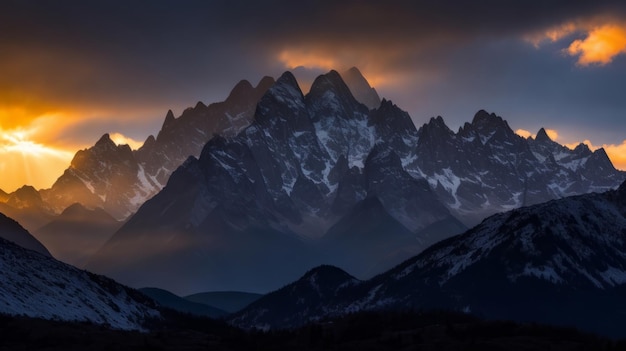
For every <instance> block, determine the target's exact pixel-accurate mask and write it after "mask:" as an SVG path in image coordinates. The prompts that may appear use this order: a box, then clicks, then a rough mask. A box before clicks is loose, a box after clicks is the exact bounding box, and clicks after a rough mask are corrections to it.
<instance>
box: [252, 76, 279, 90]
mask: <svg viewBox="0 0 626 351" xmlns="http://www.w3.org/2000/svg"><path fill="white" fill-rule="evenodd" d="M274 83H276V79H274V77H270V76H263V78H261V80H260V81H259V84H257V85H256V88H257V89H263V90H267V89H269V88H271V87H272V85H274Z"/></svg>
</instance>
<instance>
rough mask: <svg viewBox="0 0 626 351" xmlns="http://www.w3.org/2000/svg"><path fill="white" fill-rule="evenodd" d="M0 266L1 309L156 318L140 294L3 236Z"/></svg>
mask: <svg viewBox="0 0 626 351" xmlns="http://www.w3.org/2000/svg"><path fill="white" fill-rule="evenodd" d="M6 224H7V221H6V219H4V218H0V226H5V225H6ZM9 225H10V224H9ZM0 266H1V267H2V269H1V270H0V280H1V281H2V284H0V313H4V314H10V315H25V316H29V317H37V318H45V319H55V320H67V321H87V322H92V323H96V324H104V325H107V326H110V327H112V328H115V329H135V330H142V329H145V328H144V323H145V322H146V321H148V320H150V319H153V318H160V316H159V312H158V311H157V310H156V309H155V306H154V303H153V302H152V301H151V300H149V299H148V298H146V297H145V296H144V295H143V294H141V293H139V292H137V291H135V290H132V289H130V288H127V287H125V286H122V285H120V284H118V283H116V282H114V281H113V280H111V279H108V278H106V277H103V276H98V275H95V274H92V273H89V272H86V271H82V270H79V269H77V268H74V267H72V266H69V265H67V264H64V263H61V262H59V261H56V260H55V259H53V258H51V257H49V256H45V255H42V254H40V253H38V252H35V251H31V250H27V249H25V248H23V247H21V246H18V245H15V244H13V243H11V242H9V241H7V240H4V239H1V238H0Z"/></svg>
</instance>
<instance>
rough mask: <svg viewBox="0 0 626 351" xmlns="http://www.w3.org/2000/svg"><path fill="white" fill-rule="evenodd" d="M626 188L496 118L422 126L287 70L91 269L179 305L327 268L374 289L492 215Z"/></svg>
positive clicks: (595, 160)
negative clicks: (377, 278) (163, 292)
mask: <svg viewBox="0 0 626 351" xmlns="http://www.w3.org/2000/svg"><path fill="white" fill-rule="evenodd" d="M624 179H626V175H625V173H624V172H621V171H617V170H616V169H615V168H614V167H613V166H612V164H611V162H610V160H609V159H608V157H607V155H606V153H605V152H604V151H603V150H601V149H600V150H597V151H595V152H592V151H591V150H589V149H588V148H587V147H586V146H584V145H582V144H581V145H579V146H578V147H577V148H576V149H574V150H570V149H568V148H566V147H563V146H561V145H559V144H558V143H556V142H554V141H552V140H550V139H549V138H548V137H547V135H546V133H545V131H544V130H540V131H539V133H538V135H537V137H536V138H534V139H533V138H528V139H525V138H522V137H520V136H519V135H517V134H515V133H514V132H513V131H512V130H511V128H510V127H509V126H508V124H507V123H506V121H504V120H503V119H502V118H501V117H499V116H496V115H495V114H489V113H487V112H485V111H479V112H478V113H476V115H475V116H474V118H473V120H472V122H471V123H466V124H465V125H464V126H462V127H461V128H460V129H459V131H458V132H457V133H454V132H452V131H451V130H450V129H449V128H448V127H447V126H446V125H445V123H444V121H443V119H442V118H441V117H437V118H433V119H431V120H430V122H429V123H427V124H425V125H423V126H422V127H421V128H420V129H417V128H416V127H415V125H414V124H413V122H412V120H411V118H410V117H409V115H408V114H407V113H406V112H404V111H402V110H401V109H400V108H398V107H397V106H396V105H394V104H393V103H392V102H391V101H388V100H386V99H383V100H382V101H381V103H380V105H379V107H378V108H375V109H371V110H370V109H369V108H368V107H367V106H365V105H363V104H361V103H360V102H359V101H358V100H357V99H355V97H354V96H353V94H352V92H351V89H350V88H349V87H348V86H347V85H346V84H345V82H344V81H343V79H342V77H341V75H340V74H338V73H337V72H335V71H331V72H330V73H328V74H325V75H322V76H319V77H318V78H317V79H316V80H315V81H314V82H313V84H312V86H311V89H310V91H309V93H308V94H306V95H304V94H303V93H302V91H301V90H300V88H299V86H298V83H297V82H296V79H295V78H294V76H293V75H292V74H291V73H289V72H286V73H285V74H283V75H282V76H281V77H280V78H279V79H278V80H277V81H276V83H275V84H273V85H272V87H271V88H269V90H268V91H267V92H266V93H265V94H264V95H263V97H262V98H261V100H260V101H259V103H258V105H257V108H256V112H255V114H254V118H253V121H252V123H251V124H250V125H249V126H248V127H246V128H245V129H243V130H242V131H241V132H240V133H239V134H237V135H236V136H232V137H223V136H215V137H214V138H212V139H211V140H210V141H209V142H208V143H207V144H206V145H205V147H204V149H203V150H202V152H201V154H200V156H199V157H198V158H196V157H190V158H188V159H187V161H186V162H185V163H184V164H183V165H182V166H181V167H179V168H178V169H177V170H176V171H175V172H174V173H173V174H172V176H171V177H170V179H169V181H168V183H167V185H166V187H165V188H164V189H163V190H162V191H161V192H159V193H158V194H157V195H155V196H154V197H153V198H152V199H150V200H148V201H146V202H145V203H144V205H142V206H141V207H140V208H139V210H138V211H137V213H136V214H135V215H133V216H132V217H131V218H130V219H129V220H128V221H127V222H126V223H125V224H124V225H123V226H122V227H121V228H120V230H119V231H118V232H117V233H115V235H113V237H112V238H111V239H110V240H109V241H108V242H107V243H106V244H105V245H104V247H103V248H102V249H101V250H100V251H99V252H98V253H97V254H96V255H95V256H93V258H92V260H91V261H90V262H89V264H88V265H87V266H86V267H87V268H88V269H91V270H94V271H96V272H99V273H103V274H107V275H110V276H112V277H115V278H116V279H119V280H120V281H122V282H124V283H127V284H130V285H133V286H160V287H163V288H166V289H168V290H172V291H174V292H176V293H178V294H186V293H191V292H195V291H205V290H214V289H217V290H229V289H234V290H243V291H259V292H263V291H267V290H271V289H273V288H276V287H278V286H281V285H282V284H283V283H284V282H285V281H289V280H292V279H295V278H296V277H297V276H298V275H299V274H300V273H301V272H303V271H306V270H307V269H310V268H311V267H314V266H316V265H319V264H322V263H326V264H334V265H339V266H340V267H342V268H343V269H346V270H348V271H350V272H352V273H353V274H354V275H355V276H357V277H360V278H366V277H369V276H372V275H374V274H376V273H379V272H382V271H384V270H385V269H388V268H390V267H392V266H393V265H395V264H397V263H399V262H401V261H402V260H404V259H406V258H408V257H411V256H412V255H415V254H417V253H419V252H420V251H422V250H423V249H425V248H426V247H428V246H429V245H431V244H433V243H435V242H437V241H439V240H442V239H445V238H447V237H450V236H452V235H454V234H458V233H461V232H463V231H464V230H465V229H466V228H467V226H472V225H474V224H476V223H477V222H479V220H480V219H482V218H484V217H486V216H488V215H491V214H493V213H496V212H500V211H504V210H508V209H512V208H517V207H520V206H524V205H531V204H536V203H541V202H544V201H548V200H551V199H555V198H561V197H565V196H570V195H576V194H580V193H586V192H593V191H603V190H608V189H612V188H615V187H617V186H619V184H620V183H621V182H622V181H623V180H624ZM285 262H289V264H286V263H285ZM259 271H260V272H268V273H267V274H265V275H263V274H258V273H256V272H259ZM164 272H166V274H164ZM269 272H271V273H269Z"/></svg>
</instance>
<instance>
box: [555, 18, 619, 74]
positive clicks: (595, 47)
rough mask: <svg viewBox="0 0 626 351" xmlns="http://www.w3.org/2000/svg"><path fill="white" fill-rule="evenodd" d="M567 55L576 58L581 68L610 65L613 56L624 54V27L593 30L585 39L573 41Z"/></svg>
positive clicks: (611, 26)
mask: <svg viewBox="0 0 626 351" xmlns="http://www.w3.org/2000/svg"><path fill="white" fill-rule="evenodd" d="M567 53H568V54H570V55H571V56H578V64H579V65H581V66H588V65H591V64H599V65H606V64H608V63H611V61H613V58H614V57H615V56H617V55H619V54H624V53H626V25H623V24H622V25H617V24H607V25H603V26H600V27H596V28H593V29H592V30H591V31H589V33H588V34H587V37H586V38H585V39H578V40H574V41H573V42H572V43H571V44H570V46H569V47H568V48H567Z"/></svg>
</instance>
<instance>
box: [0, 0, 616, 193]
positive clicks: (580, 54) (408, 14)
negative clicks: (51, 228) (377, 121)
mask: <svg viewBox="0 0 626 351" xmlns="http://www.w3.org/2000/svg"><path fill="white" fill-rule="evenodd" d="M625 14H626V7H625V5H624V4H623V3H620V2H618V1H597V2H593V3H589V2H585V1H573V2H572V1H554V2H550V3H549V4H545V3H544V2H540V1H529V2H528V1H527V2H524V3H523V4H522V3H519V4H502V3H500V2H497V1H482V2H479V3H477V2H472V3H466V2H462V1H452V0H450V1H442V2H437V3H436V4H432V3H428V2H424V1H417V2H415V1H391V2H385V3H384V4H382V3H379V2H374V1H345V2H340V3H339V2H331V1H315V2H298V3H290V2H285V1H274V2H271V3H254V4H245V5H242V4H231V3H220V4H214V3H213V4H211V3H205V2H200V1H198V2H194V1H190V2H185V3H183V4H177V3H171V2H165V1H150V2H142V1H140V2H133V3H131V4H129V3H126V2H120V1H106V2H104V1H102V2H100V1H97V2H89V3H84V2H81V1H67V2H63V3H46V2H41V1H33V2H20V1H8V2H3V4H2V5H0V23H1V24H0V29H1V32H2V33H5V34H7V33H8V34H9V35H4V36H2V38H0V48H1V49H2V52H3V53H5V55H3V57H2V58H0V74H2V76H3V81H2V82H0V96H1V97H2V99H0V129H1V131H0V132H1V133H2V138H1V140H0V144H2V145H1V146H0V151H1V152H2V157H1V160H2V161H1V162H0V169H1V170H2V171H3V172H4V173H5V174H12V175H16V177H17V174H19V177H20V179H24V181H23V182H21V183H22V184H23V183H30V184H33V185H35V186H36V187H47V186H50V185H51V183H50V182H51V180H50V179H56V177H58V176H59V175H60V174H59V172H61V171H62V170H63V169H64V168H66V167H67V165H68V164H69V160H70V159H71V157H72V156H73V154H74V153H75V152H76V151H77V150H78V149H81V148H85V147H88V146H90V145H93V143H94V142H95V141H96V140H98V139H99V137H100V136H101V135H102V134H104V133H110V134H111V136H112V138H113V139H114V140H115V141H116V142H120V143H123V142H128V143H130V144H131V145H137V143H134V142H139V143H140V142H143V141H144V140H145V139H146V138H147V137H148V135H150V134H154V133H156V132H157V131H158V129H159V128H160V126H161V124H162V123H163V119H164V116H165V113H166V112H167V110H168V109H172V110H173V111H174V113H175V115H180V113H182V110H183V109H184V108H186V107H188V106H193V105H194V104H195V103H196V102H197V101H203V102H205V103H207V104H208V103H211V102H216V101H221V100H223V99H224V98H225V97H226V94H227V93H228V91H229V90H230V88H232V87H233V86H234V85H235V84H236V83H237V82H238V81H239V80H240V79H247V80H249V81H250V82H251V83H252V84H256V83H258V81H259V80H260V79H261V77H263V76H265V75H271V76H274V77H278V76H279V75H280V74H281V73H282V72H283V71H285V70H292V71H293V72H294V73H295V74H296V76H297V77H298V78H299V79H300V80H301V83H303V86H306V85H307V83H308V82H310V80H311V79H312V77H314V76H316V75H318V74H321V73H325V72H327V71H328V70H330V69H331V68H332V69H337V70H345V69H347V68H349V67H351V66H357V67H359V68H360V69H361V71H362V72H363V73H364V75H365V76H366V77H367V78H368V80H369V81H370V83H371V84H372V85H373V86H374V87H375V88H376V89H377V90H378V92H379V94H380V95H381V97H385V98H388V99H391V100H392V101H394V103H396V104H398V106H400V107H401V108H403V109H405V110H407V111H408V112H409V113H410V115H411V117H412V118H413V120H414V122H415V124H416V125H418V126H419V125H421V124H422V123H425V122H427V121H428V119H429V118H430V117H433V116H438V115H441V116H443V118H444V119H445V121H446V122H447V123H448V124H449V125H450V127H451V128H452V129H457V128H458V127H459V126H460V125H462V123H464V122H466V121H468V120H470V119H471V116H472V115H473V114H474V113H475V112H476V111H477V110H479V109H485V110H488V111H490V112H495V113H497V114H498V115H501V116H503V117H504V118H505V119H506V120H507V121H509V123H510V124H511V127H512V128H514V129H515V130H519V132H520V134H525V135H529V134H532V133H536V131H537V130H539V128H540V127H545V128H546V129H548V130H549V131H552V134H551V135H552V137H553V138H554V137H555V136H558V137H556V140H557V141H558V142H560V143H563V144H568V145H570V144H571V145H575V144H577V143H579V142H582V141H585V140H587V143H588V144H590V145H592V146H593V147H600V146H604V147H605V148H606V149H607V152H608V153H609V155H610V156H611V158H612V160H613V162H614V163H615V164H616V166H617V167H619V168H622V169H624V168H626V160H624V158H625V156H624V155H626V152H624V149H626V143H624V139H626V137H625V136H624V134H623V129H622V128H619V127H620V123H622V122H621V121H622V119H623V114H624V111H625V110H626V102H625V101H624V99H623V97H622V93H621V92H622V91H624V89H625V88H626V86H624V84H626V83H625V82H626V79H625V78H626V77H625V76H624V75H625V74H626V73H625V72H626V69H624V68H625V67H626V66H625V65H626V60H625V58H624V55H623V54H624V52H625V51H626V25H625V23H626V15H625ZM594 48H595V49H594ZM597 48H599V49H597ZM305 90H306V88H305ZM18 170H19V171H18ZM51 174H53V175H51ZM18 183H19V182H15V183H14V184H13V185H10V186H9V185H7V184H6V183H4V184H0V188H2V189H4V190H6V191H12V190H14V189H15V187H16V186H18V185H17V184H18Z"/></svg>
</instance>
